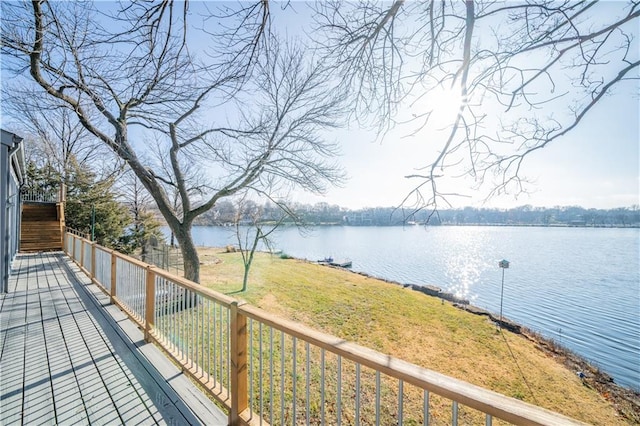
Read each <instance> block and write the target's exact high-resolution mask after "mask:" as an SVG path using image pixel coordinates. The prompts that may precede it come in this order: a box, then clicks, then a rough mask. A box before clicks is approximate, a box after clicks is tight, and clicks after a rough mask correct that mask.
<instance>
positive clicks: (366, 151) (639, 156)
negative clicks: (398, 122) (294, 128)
mask: <svg viewBox="0 0 640 426" xmlns="http://www.w3.org/2000/svg"><path fill="white" fill-rule="evenodd" d="M638 93H639V86H638V83H637V82H627V83H625V84H624V86H620V87H618V88H617V89H616V92H615V93H614V94H612V95H611V96H609V97H608V98H606V99H604V100H603V102H602V103H601V104H599V105H597V106H596V107H595V109H593V110H592V111H590V113H589V115H587V117H586V119H585V120H584V121H583V122H582V123H581V125H580V126H579V127H577V128H576V129H574V131H573V132H570V133H569V134H567V135H566V136H565V137H563V138H561V139H558V140H556V141H555V142H554V143H552V144H550V145H548V146H547V147H545V148H544V149H542V150H539V151H537V152H535V153H533V154H532V155H531V157H529V158H528V159H527V160H526V161H525V163H524V166H523V175H525V176H527V177H528V178H530V179H531V184H530V185H529V186H528V190H529V191H530V192H528V193H521V194H506V195H502V196H498V197H494V198H493V199H491V200H489V201H488V202H485V198H484V196H483V195H482V193H480V192H478V191H475V190H474V189H473V182H470V181H463V180H460V181H458V182H457V188H458V189H457V191H456V192H459V193H463V194H465V195H468V196H469V197H470V198H468V197H459V198H452V199H450V201H451V203H452V204H453V205H454V207H463V206H473V207H499V208H509V207H515V206H521V205H525V204H530V205H533V206H540V207H552V206H569V205H580V206H583V207H588V208H603V209H607V208H616V207H629V206H631V205H634V204H635V205H637V204H640V171H639V170H640V149H639V146H640V107H639V105H640V101H639V99H638ZM336 133H337V134H336V135H335V137H336V139H337V140H338V141H339V142H340V143H341V145H342V147H343V154H342V156H341V158H340V162H341V164H342V165H343V166H344V168H345V169H346V171H347V173H348V175H349V180H348V181H347V182H346V184H345V185H344V186H343V187H341V188H332V189H330V190H329V191H328V192H327V193H326V195H325V196H324V197H315V196H310V195H306V194H302V193H298V194H296V196H295V198H296V200H298V201H302V202H309V203H314V202H319V201H322V202H327V203H329V204H337V205H340V206H343V207H348V208H351V209H357V208H364V207H378V206H397V205H399V204H400V203H401V202H402V200H403V199H404V197H405V196H406V194H407V193H408V192H409V191H411V189H412V188H413V181H411V180H409V179H406V178H405V177H404V176H406V175H408V174H411V173H413V172H414V171H415V169H416V168H419V167H420V166H422V165H424V164H425V163H424V159H425V158H427V157H426V155H427V151H428V149H427V147H426V146H425V145H426V144H425V143H424V141H422V140H421V139H420V138H417V137H416V138H407V139H402V138H396V139H394V138H393V136H391V137H387V138H385V139H384V140H383V141H382V142H379V141H376V140H375V139H376V138H375V134H373V133H369V134H366V133H364V132H356V133H357V134H358V136H359V137H356V138H354V137H352V135H353V133H354V132H349V131H343V132H336ZM396 133H397V134H402V130H399V131H397V132H396ZM405 133H409V131H408V129H405Z"/></svg>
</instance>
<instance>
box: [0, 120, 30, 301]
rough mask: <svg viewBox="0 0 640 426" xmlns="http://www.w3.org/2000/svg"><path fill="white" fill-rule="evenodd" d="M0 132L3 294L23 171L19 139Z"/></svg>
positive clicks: (13, 245)
mask: <svg viewBox="0 0 640 426" xmlns="http://www.w3.org/2000/svg"><path fill="white" fill-rule="evenodd" d="M0 131H1V132H2V137H1V140H0V276H1V277H2V280H1V281H0V293H6V292H7V291H8V290H9V288H8V286H9V275H10V273H11V262H12V261H13V258H14V257H15V255H16V253H17V252H18V245H19V243H20V186H21V185H22V184H23V183H24V178H25V174H26V170H25V161H24V149H23V147H22V138H21V137H19V136H17V135H15V134H13V133H11V132H7V131H6V130H0Z"/></svg>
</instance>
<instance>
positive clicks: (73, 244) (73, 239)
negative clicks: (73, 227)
mask: <svg viewBox="0 0 640 426" xmlns="http://www.w3.org/2000/svg"><path fill="white" fill-rule="evenodd" d="M71 258H72V259H73V261H74V262H76V263H78V261H77V260H76V236H75V235H73V234H71Z"/></svg>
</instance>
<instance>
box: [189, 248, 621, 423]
mask: <svg viewBox="0 0 640 426" xmlns="http://www.w3.org/2000/svg"><path fill="white" fill-rule="evenodd" d="M200 254H201V260H202V262H203V265H202V267H201V282H202V284H204V285H206V286H207V287H209V288H211V289H214V290H216V291H219V292H222V293H227V294H232V295H233V296H235V297H239V298H242V299H244V300H246V301H247V302H249V303H251V304H253V305H256V306H258V307H260V308H262V309H264V310H266V311H269V312H271V313H274V314H277V315H280V316H282V317H284V318H287V319H291V320H296V321H299V322H301V323H304V324H305V325H308V326H310V327H313V328H316V329H319V330H322V331H324V332H327V333H330V334H333V335H336V336H338V337H341V338H345V339H348V340H351V341H354V342H356V343H359V344H361V345H364V346H367V347H370V348H373V349H376V350H378V351H381V352H383V353H386V354H391V355H393V356H396V357H399V358H402V359H404V360H407V361H410V362H412V363H415V364H417V365H420V366H422V367H426V368H430V369H433V370H436V371H438V372H441V373H444V374H447V375H450V376H453V377H456V378H459V379H462V380H465V381H468V382H470V383H473V384H476V385H479V386H483V387H486V388H489V389H491V390H494V391H496V392H500V393H502V394H505V395H508V396H511V397H515V398H518V399H521V400H524V401H527V402H529V403H533V404H536V405H540V406H542V407H545V408H547V409H550V410H553V411H557V412H559V413H562V414H564V415H567V416H569V417H572V418H575V419H578V420H581V421H583V422H587V423H591V424H598V425H615V424H628V422H627V421H625V420H624V419H622V418H621V417H620V416H619V415H618V414H617V413H616V410H615V408H614V407H613V406H612V404H611V403H609V402H608V401H607V400H605V399H604V398H603V397H602V396H601V395H600V394H599V393H598V392H596V391H595V390H593V389H591V388H589V387H587V386H585V385H583V383H582V382H581V380H580V379H579V378H578V377H577V376H576V374H575V373H574V372H572V371H569V370H567V369H566V368H565V367H563V366H562V365H561V364H559V363H558V362H557V361H556V360H554V359H553V358H551V357H550V356H548V355H546V354H545V353H543V352H542V351H540V350H539V349H537V348H536V347H535V344H534V343H533V342H531V341H529V340H527V339H525V338H524V337H522V336H519V335H515V334H512V333H509V332H505V333H498V332H497V331H496V328H495V326H494V325H493V324H491V323H490V322H489V321H488V320H487V319H486V318H485V317H480V316H476V315H472V314H469V313H467V312H464V311H461V310H459V309H457V308H455V307H453V306H452V305H451V304H450V303H442V301H441V300H440V299H437V298H433V297H429V296H425V295H423V294H420V293H418V292H414V291H411V290H407V289H403V288H402V287H400V286H395V285H392V284H389V283H386V282H383V281H381V280H377V279H372V278H368V277H364V276H361V275H358V274H354V273H350V272H347V271H343V270H339V269H334V268H328V267H323V266H320V265H316V264H313V263H310V262H305V261H300V260H293V259H290V260H283V259H280V258H279V257H278V256H270V255H267V254H259V255H257V256H256V258H255V261H254V265H253V267H252V270H251V275H250V278H249V290H248V291H247V292H245V293H236V292H237V291H238V290H239V289H240V288H241V282H242V264H241V261H240V255H239V254H237V253H224V252H223V250H220V249H211V248H201V249H200ZM216 258H217V259H219V260H220V262H217V263H216V262H212V260H214V259H216ZM507 342H508V345H507ZM511 352H512V353H513V355H514V356H512V355H511ZM521 372H522V374H521ZM523 375H524V378H523Z"/></svg>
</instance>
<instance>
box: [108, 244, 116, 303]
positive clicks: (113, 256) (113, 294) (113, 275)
mask: <svg viewBox="0 0 640 426" xmlns="http://www.w3.org/2000/svg"><path fill="white" fill-rule="evenodd" d="M116 259H117V256H116V252H115V250H111V291H110V294H109V301H110V302H111V304H112V305H113V304H115V303H116V282H117V281H118V280H116V272H117V271H116Z"/></svg>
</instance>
